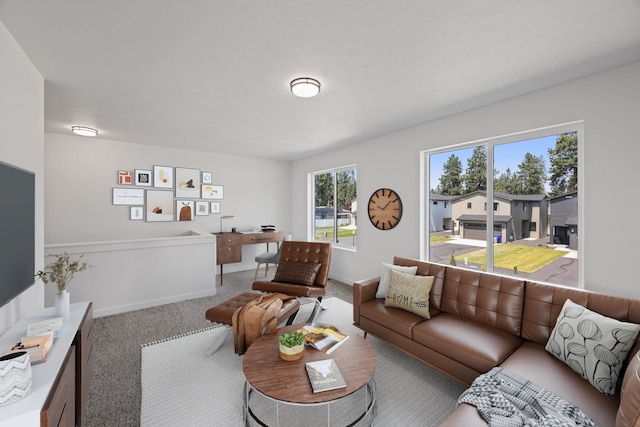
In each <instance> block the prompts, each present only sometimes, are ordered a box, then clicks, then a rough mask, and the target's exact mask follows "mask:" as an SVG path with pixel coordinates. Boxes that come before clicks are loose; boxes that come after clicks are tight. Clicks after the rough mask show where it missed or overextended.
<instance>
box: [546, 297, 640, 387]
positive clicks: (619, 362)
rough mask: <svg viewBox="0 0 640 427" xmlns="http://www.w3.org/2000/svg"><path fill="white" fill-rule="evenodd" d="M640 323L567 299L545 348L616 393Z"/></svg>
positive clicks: (587, 377) (595, 382)
mask: <svg viewBox="0 0 640 427" xmlns="http://www.w3.org/2000/svg"><path fill="white" fill-rule="evenodd" d="M639 330H640V325H637V324H635V323H626V322H620V321H618V320H615V319H611V318H609V317H605V316H603V315H601V314H599V313H595V312H593V311H591V310H589V309H587V308H585V307H583V306H581V305H578V304H576V303H574V302H573V301H571V300H570V299H567V300H566V301H565V303H564V306H563V307H562V310H561V311H560V315H559V316H558V320H557V321H556V326H555V327H554V328H553V331H552V332H551V336H550V337H549V341H547V345H546V346H545V350H547V351H548V352H549V353H551V354H552V355H554V356H555V357H556V358H558V359H559V360H562V361H563V362H564V363H566V364H567V365H568V366H569V367H570V368H571V369H573V370H574V371H575V372H576V373H577V374H578V375H580V376H581V377H582V378H584V379H586V380H587V381H589V382H590V383H591V385H592V386H594V387H595V388H596V389H598V390H599V391H600V392H601V393H603V394H609V395H610V394H615V393H616V387H617V384H618V377H619V376H620V370H621V369H622V366H623V365H624V361H625V360H626V358H627V355H628V354H629V351H630V350H631V347H633V344H634V343H635V341H636V336H637V335H638V331H639Z"/></svg>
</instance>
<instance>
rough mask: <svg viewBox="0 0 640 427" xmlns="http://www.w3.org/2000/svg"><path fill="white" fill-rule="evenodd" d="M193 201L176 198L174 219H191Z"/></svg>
mask: <svg viewBox="0 0 640 427" xmlns="http://www.w3.org/2000/svg"><path fill="white" fill-rule="evenodd" d="M194 211H195V202H194V201H193V200H176V214H177V215H176V220H177V221H193V216H194Z"/></svg>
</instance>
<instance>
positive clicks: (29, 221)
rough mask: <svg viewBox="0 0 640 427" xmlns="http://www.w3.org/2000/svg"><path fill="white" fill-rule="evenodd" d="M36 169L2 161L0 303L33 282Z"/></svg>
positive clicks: (0, 186) (0, 166)
mask: <svg viewBox="0 0 640 427" xmlns="http://www.w3.org/2000/svg"><path fill="white" fill-rule="evenodd" d="M35 197H36V178H35V174H34V173H33V172H29V171H27V170H24V169H21V168H18V167H15V166H12V165H9V164H7V163H3V162H2V161H0V242H1V243H0V307H1V306H3V305H5V304H6V303H7V302H9V301H11V300H12V299H14V298H15V297H17V296H18V295H20V294H21V293H22V292H23V291H24V290H26V289H27V288H29V287H30V286H31V285H33V283H34V273H35V271H34V268H35V267H34V266H35V211H36V209H35V205H36V202H35Z"/></svg>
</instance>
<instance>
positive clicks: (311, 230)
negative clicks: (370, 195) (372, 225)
mask: <svg viewBox="0 0 640 427" xmlns="http://www.w3.org/2000/svg"><path fill="white" fill-rule="evenodd" d="M346 171H354V173H355V185H356V198H355V200H354V202H356V203H357V200H358V194H357V187H358V166H357V164H352V165H345V166H340V167H335V168H329V169H323V170H318V171H313V172H309V173H308V174H307V195H308V198H307V207H308V208H307V211H308V221H307V240H308V241H311V242H313V241H317V240H316V224H315V220H316V206H315V196H316V194H315V177H316V176H317V175H322V174H333V175H334V176H333V180H334V181H333V182H334V189H333V190H334V191H333V197H334V199H333V202H334V206H333V217H334V221H335V222H334V225H333V230H334V231H333V233H334V235H333V240H332V241H331V247H332V248H335V249H343V250H346V251H351V252H357V248H358V246H357V244H356V242H357V239H356V236H357V208H356V215H355V216H356V218H354V219H353V220H354V223H355V224H356V228H355V230H354V234H353V240H352V242H353V244H352V245H346V246H343V245H341V244H340V238H339V236H338V230H337V228H338V213H337V209H338V206H337V185H336V174H338V173H340V172H346ZM356 206H357V205H356Z"/></svg>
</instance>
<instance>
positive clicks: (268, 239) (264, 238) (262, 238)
mask: <svg viewBox="0 0 640 427" xmlns="http://www.w3.org/2000/svg"><path fill="white" fill-rule="evenodd" d="M283 234H284V233H283V232H282V231H274V232H273V233H271V232H266V233H252V234H243V235H242V244H243V245H252V244H256V243H272V242H282V240H283V239H284V236H283Z"/></svg>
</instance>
